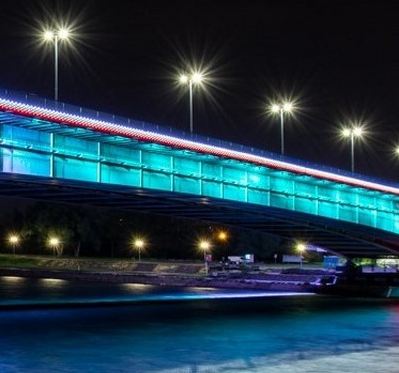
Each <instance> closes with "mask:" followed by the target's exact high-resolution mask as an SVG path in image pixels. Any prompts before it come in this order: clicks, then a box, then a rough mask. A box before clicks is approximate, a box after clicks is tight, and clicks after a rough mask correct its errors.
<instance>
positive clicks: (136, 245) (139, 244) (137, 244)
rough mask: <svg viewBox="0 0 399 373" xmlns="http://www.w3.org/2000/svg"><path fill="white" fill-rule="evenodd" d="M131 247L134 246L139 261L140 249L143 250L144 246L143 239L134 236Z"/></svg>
mask: <svg viewBox="0 0 399 373" xmlns="http://www.w3.org/2000/svg"><path fill="white" fill-rule="evenodd" d="M133 247H134V248H135V250H137V252H138V254H139V262H141V250H143V249H144V247H145V241H144V240H143V239H141V238H136V239H135V240H134V241H133Z"/></svg>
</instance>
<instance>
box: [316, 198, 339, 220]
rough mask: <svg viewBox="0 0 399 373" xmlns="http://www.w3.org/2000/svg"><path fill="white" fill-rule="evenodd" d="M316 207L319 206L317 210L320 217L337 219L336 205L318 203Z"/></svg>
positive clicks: (323, 202)
mask: <svg viewBox="0 0 399 373" xmlns="http://www.w3.org/2000/svg"><path fill="white" fill-rule="evenodd" d="M318 205H319V207H318V209H319V215H320V216H326V217H328V218H332V219H337V217H338V214H337V206H338V205H337V204H336V203H331V202H326V201H319V202H318Z"/></svg>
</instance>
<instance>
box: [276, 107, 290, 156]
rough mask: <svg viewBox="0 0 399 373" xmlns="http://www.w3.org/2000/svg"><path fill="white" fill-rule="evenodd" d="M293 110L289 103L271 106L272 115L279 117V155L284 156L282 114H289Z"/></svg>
mask: <svg viewBox="0 0 399 373" xmlns="http://www.w3.org/2000/svg"><path fill="white" fill-rule="evenodd" d="M292 110H293V105H292V103H290V102H286V103H283V104H273V105H272V106H271V111H272V113H275V114H279V115H280V133H281V154H283V155H284V114H286V113H287V114H289V113H291V112H292Z"/></svg>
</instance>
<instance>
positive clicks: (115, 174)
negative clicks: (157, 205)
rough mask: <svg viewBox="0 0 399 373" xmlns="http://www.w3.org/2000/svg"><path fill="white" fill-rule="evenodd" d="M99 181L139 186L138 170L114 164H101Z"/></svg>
mask: <svg viewBox="0 0 399 373" xmlns="http://www.w3.org/2000/svg"><path fill="white" fill-rule="evenodd" d="M101 182H103V183H108V184H119V185H131V186H137V187H139V186H140V170H139V169H135V168H128V167H121V166H115V165H112V166H111V165H107V164H103V165H101Z"/></svg>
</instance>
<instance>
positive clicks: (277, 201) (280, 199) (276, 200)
mask: <svg viewBox="0 0 399 373" xmlns="http://www.w3.org/2000/svg"><path fill="white" fill-rule="evenodd" d="M292 200H293V197H292V196H288V195H286V194H278V193H273V192H271V193H270V206H272V207H279V208H285V209H290V210H292Z"/></svg>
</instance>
